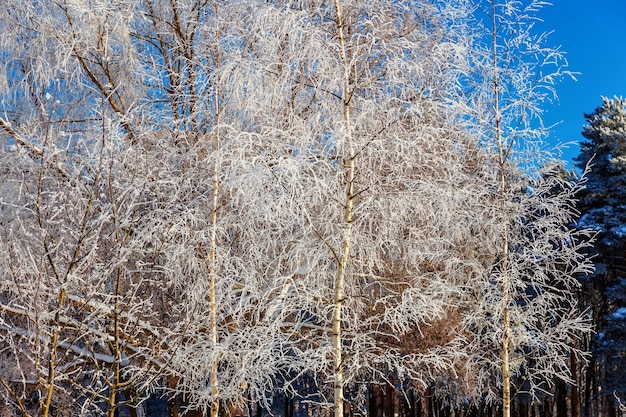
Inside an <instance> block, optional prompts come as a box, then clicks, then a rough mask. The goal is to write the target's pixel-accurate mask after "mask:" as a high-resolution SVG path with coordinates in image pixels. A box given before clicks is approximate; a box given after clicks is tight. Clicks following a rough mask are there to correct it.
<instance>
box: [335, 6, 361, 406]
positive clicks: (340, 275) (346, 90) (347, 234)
mask: <svg viewBox="0 0 626 417" xmlns="http://www.w3.org/2000/svg"><path fill="white" fill-rule="evenodd" d="M334 6H335V17H336V19H337V33H338V37H339V46H340V51H339V52H340V54H341V60H342V62H343V94H342V99H343V118H344V127H345V135H346V144H347V147H348V155H347V160H346V161H345V164H346V168H347V173H346V175H347V178H346V195H345V206H344V207H345V209H344V236H343V247H342V250H341V254H340V258H339V259H338V266H337V275H336V277H335V296H334V304H335V307H334V311H333V318H332V345H333V356H334V361H333V367H334V369H333V385H334V416H335V417H343V402H344V393H343V384H344V382H343V381H344V379H343V356H342V354H343V348H342V327H341V320H342V308H343V303H344V292H345V285H346V284H345V279H346V268H347V267H348V260H349V256H350V244H351V238H352V214H353V205H354V176H355V158H356V156H355V151H354V144H353V141H352V128H351V125H350V79H349V74H350V68H349V63H348V59H347V55H346V45H345V39H344V26H343V16H342V11H341V7H340V5H339V0H334Z"/></svg>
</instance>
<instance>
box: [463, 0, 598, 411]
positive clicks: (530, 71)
mask: <svg viewBox="0 0 626 417" xmlns="http://www.w3.org/2000/svg"><path fill="white" fill-rule="evenodd" d="M544 5H545V4H544V3H543V2H539V1H528V2H522V1H502V2H499V1H490V2H487V4H485V5H484V9H480V10H479V11H478V13H477V15H476V16H477V18H478V20H479V21H480V20H481V19H483V20H482V21H483V26H482V27H483V28H484V30H485V35H484V36H485V37H484V42H485V45H488V46H487V47H485V49H484V53H483V54H482V55H480V58H479V60H478V61H477V64H476V66H475V68H476V69H481V68H482V71H483V72H482V76H480V75H479V76H477V78H476V79H477V80H479V82H480V84H481V85H480V86H477V88H476V91H478V90H479V89H481V87H482V92H479V93H478V95H477V96H473V97H472V98H471V103H472V104H471V106H472V107H473V108H479V109H480V110H479V112H480V113H479V114H477V117H476V122H475V123H476V124H477V125H480V126H481V127H480V129H482V131H481V132H479V135H480V136H481V137H482V138H483V143H484V144H485V149H490V150H491V152H492V155H493V156H492V158H491V160H490V162H489V164H490V168H489V170H490V172H491V174H490V178H489V180H488V182H489V183H491V187H492V191H491V193H490V195H487V196H485V197H486V200H485V201H484V204H485V210H486V211H485V214H487V216H488V217H489V218H491V219H493V220H494V222H493V223H491V224H490V226H488V227H489V229H486V230H488V231H487V234H486V236H485V237H486V239H485V244H486V245H488V247H489V250H488V252H491V253H493V255H494V262H493V263H491V264H490V265H489V266H488V267H487V268H486V270H485V273H486V275H485V278H486V280H485V281H484V283H485V285H486V286H485V287H484V289H483V290H482V291H481V292H482V293H483V294H484V298H482V300H480V299H479V300H478V304H477V305H478V306H479V308H478V310H477V313H478V314H477V315H471V314H470V315H469V316H468V317H469V323H470V328H473V329H474V330H475V331H476V332H477V336H480V337H479V338H478V339H477V340H479V341H480V343H485V342H486V341H489V342H488V344H491V343H493V348H492V349H488V348H486V347H484V346H483V347H481V348H480V350H481V351H482V352H489V353H488V355H487V356H483V355H484V354H481V356H483V358H481V361H483V360H484V361H483V364H495V366H497V369H493V368H491V367H490V366H488V367H487V369H490V368H491V371H488V372H487V373H486V376H487V377H489V376H490V375H491V374H497V375H498V379H499V383H498V385H499V388H500V390H501V402H502V409H503V415H504V416H506V417H508V416H510V404H511V400H512V398H513V395H515V393H528V394H530V395H531V398H533V399H537V398H538V396H539V395H540V393H541V392H542V391H545V390H546V387H547V386H549V385H550V384H551V383H552V381H553V379H555V378H561V379H564V380H568V378H569V367H568V366H567V358H569V357H570V353H572V352H573V353H574V354H576V355H579V354H580V353H581V352H579V351H577V350H576V348H575V344H574V340H575V339H576V338H577V337H579V335H580V334H581V333H584V332H587V331H589V323H588V322H586V321H585V320H584V316H583V315H582V312H581V311H579V310H578V309H577V305H576V296H575V294H576V291H577V289H578V286H579V284H578V281H577V280H576V277H577V276H579V275H581V274H585V273H589V272H590V264H589V261H588V260H587V259H585V256H584V255H583V251H584V249H585V248H586V247H587V246H588V245H589V243H588V242H589V236H590V235H589V233H588V232H586V231H584V230H574V229H573V227H572V223H573V222H574V221H575V219H576V215H577V213H576V210H575V208H574V204H573V201H575V196H576V192H577V191H578V190H579V189H580V187H581V185H580V183H576V182H568V181H565V180H563V179H559V178H558V175H556V174H554V173H553V171H552V169H554V168H551V167H552V166H554V164H555V163H554V162H551V161H550V157H549V156H548V155H549V151H548V150H547V149H546V148H545V145H543V144H542V138H543V137H545V134H546V129H545V128H544V127H543V125H542V123H541V105H542V103H544V102H546V101H547V100H550V99H552V98H554V90H553V85H554V83H555V82H556V81H557V80H558V79H559V78H560V77H562V76H565V75H567V72H566V71H565V70H564V65H565V60H564V55H563V53H562V52H561V51H559V50H558V49H554V48H551V47H549V46H547V41H546V36H547V35H546V34H545V33H539V34H535V32H534V28H533V26H534V22H535V19H536V17H535V16H536V13H537V12H538V11H539V10H540V9H541V7H543V6H544ZM477 50H480V48H478V49H477ZM470 82H471V81H470ZM475 97H479V98H475ZM485 116H486V118H485ZM546 170H547V171H546ZM488 172H489V171H488ZM484 224H489V223H487V222H485V223H484ZM491 242H493V246H491ZM495 352H499V353H498V354H497V356H496V353H495ZM514 386H515V389H514V390H512V387H514ZM494 395H495V393H494ZM487 398H489V396H488V397H487Z"/></svg>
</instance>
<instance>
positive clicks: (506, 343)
mask: <svg viewBox="0 0 626 417" xmlns="http://www.w3.org/2000/svg"><path fill="white" fill-rule="evenodd" d="M491 18H492V36H493V39H492V48H493V100H494V112H495V135H496V143H497V147H498V167H499V170H500V212H501V215H502V225H501V227H502V232H501V233H502V236H501V238H502V254H501V256H502V259H501V265H500V273H501V282H500V284H501V285H502V327H503V329H502V330H503V333H504V334H503V337H502V342H501V346H500V349H501V352H500V355H501V367H500V370H501V373H502V417H511V365H510V356H511V351H510V343H511V317H510V311H509V304H510V302H511V300H510V294H509V272H508V269H509V262H508V254H509V228H508V220H507V212H506V194H507V181H506V166H505V164H506V151H505V149H504V141H503V137H502V126H501V120H502V118H501V115H500V82H499V74H498V29H497V23H498V22H497V10H496V1H495V0H492V1H491Z"/></svg>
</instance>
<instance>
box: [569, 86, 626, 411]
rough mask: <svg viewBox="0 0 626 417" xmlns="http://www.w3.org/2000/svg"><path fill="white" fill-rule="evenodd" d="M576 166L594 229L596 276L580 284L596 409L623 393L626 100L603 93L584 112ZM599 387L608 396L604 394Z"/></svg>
mask: <svg viewBox="0 0 626 417" xmlns="http://www.w3.org/2000/svg"><path fill="white" fill-rule="evenodd" d="M585 119H586V120H587V125H585V126H584V128H583V131H582V135H583V136H584V137H585V138H586V141H584V142H582V144H581V152H580V155H579V156H578V157H577V158H576V162H577V167H578V168H579V169H582V170H587V171H588V173H587V188H586V189H585V190H584V191H583V192H582V193H581V197H580V206H579V209H580V212H581V215H582V216H581V219H580V221H579V226H580V227H589V228H591V229H594V230H596V231H597V232H598V239H597V243H596V245H595V246H594V248H593V252H594V255H595V258H594V259H595V267H596V270H595V274H594V275H593V276H592V277H591V278H590V279H588V280H585V281H584V283H585V285H586V287H587V289H586V291H585V294H586V302H587V303H588V304H589V305H590V306H591V308H592V311H593V320H594V324H595V326H596V331H597V334H596V336H595V337H594V338H593V340H592V344H591V349H592V350H593V354H594V355H593V359H592V360H593V361H594V363H595V364H597V365H598V366H597V367H596V368H595V369H597V370H598V371H597V372H598V374H597V375H594V374H593V370H594V367H590V368H589V369H590V372H591V373H589V374H588V375H587V379H588V380H589V383H588V384H587V389H586V396H587V397H589V398H591V397H596V398H599V400H598V401H599V402H598V403H597V404H596V405H594V406H595V407H605V406H606V407H611V408H612V407H616V404H615V403H614V401H615V398H614V397H613V396H612V395H611V393H612V391H613V390H616V391H619V392H622V393H623V392H624V391H626V389H625V388H624V382H625V381H623V378H622V380H620V379H619V375H620V374H623V373H624V371H623V369H624V367H626V361H624V359H623V355H622V353H623V351H624V346H625V345H626V335H625V334H624V332H623V330H621V329H623V327H624V325H626V314H625V312H626V310H625V308H624V306H626V296H625V294H626V290H625V288H626V279H625V275H626V274H625V272H626V262H625V254H626V252H625V249H626V100H624V99H623V98H621V97H614V98H612V99H610V98H607V97H602V105H601V106H599V107H598V108H596V109H595V110H594V111H593V112H592V113H589V114H585ZM600 385H601V386H602V387H603V390H604V391H605V394H606V396H602V395H599V396H598V395H594V394H602V393H601V392H600Z"/></svg>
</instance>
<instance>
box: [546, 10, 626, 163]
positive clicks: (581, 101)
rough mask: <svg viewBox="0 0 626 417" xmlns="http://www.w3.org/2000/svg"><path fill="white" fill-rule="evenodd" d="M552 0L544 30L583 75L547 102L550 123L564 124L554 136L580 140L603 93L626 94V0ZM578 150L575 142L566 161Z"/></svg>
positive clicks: (566, 82) (560, 87)
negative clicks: (584, 126) (587, 117)
mask: <svg viewBox="0 0 626 417" xmlns="http://www.w3.org/2000/svg"><path fill="white" fill-rule="evenodd" d="M550 2H551V3H552V6H547V7H545V8H544V9H542V11H541V12H540V14H539V17H540V18H542V19H543V23H541V25H540V28H541V29H544V30H551V31H553V33H552V35H551V37H550V41H551V42H550V43H551V44H552V45H554V46H561V48H562V50H564V51H565V52H567V60H568V62H569V69H570V71H574V72H579V73H580V74H579V75H576V78H577V81H573V80H570V79H564V80H563V81H562V82H561V83H560V84H559V85H557V91H558V95H559V100H558V102H556V103H554V104H552V105H547V106H546V114H545V116H544V122H545V123H546V124H553V123H557V122H561V123H560V124H559V125H558V126H556V127H555V128H554V129H553V131H552V140H554V141H559V142H562V143H564V142H570V141H575V142H579V141H580V140H581V139H582V136H581V134H580V132H581V130H582V126H583V125H584V124H585V119H584V117H583V113H590V112H592V111H593V110H594V109H595V108H596V107H598V106H599V105H600V104H601V101H600V96H608V97H613V96H615V95H617V96H624V97H626V0H550ZM578 152H579V148H578V147H577V145H575V146H570V149H568V150H566V152H565V153H564V154H563V159H565V160H568V161H571V159H572V158H573V157H575V156H576V155H578ZM569 166H570V167H571V166H572V165H571V163H570V165H569Z"/></svg>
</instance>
